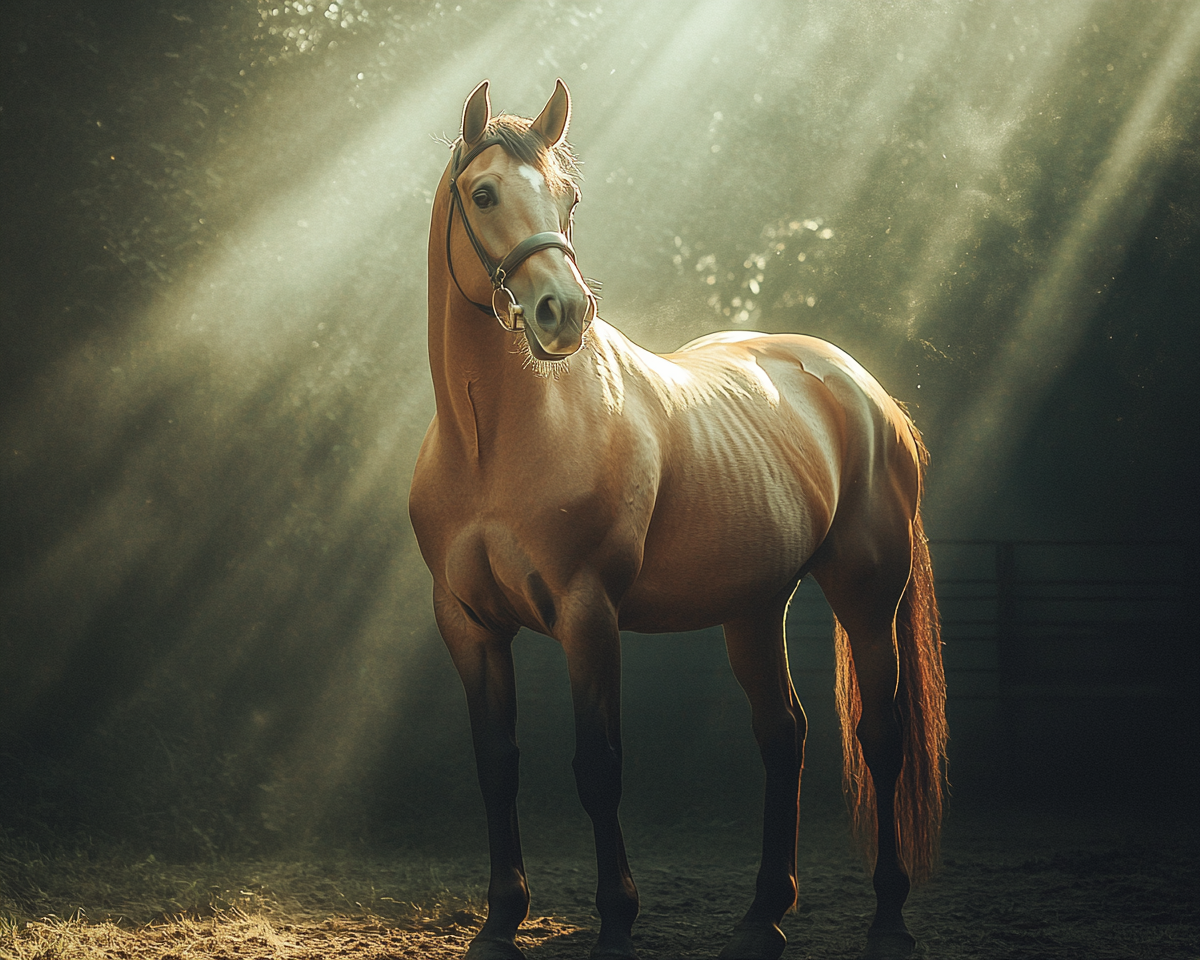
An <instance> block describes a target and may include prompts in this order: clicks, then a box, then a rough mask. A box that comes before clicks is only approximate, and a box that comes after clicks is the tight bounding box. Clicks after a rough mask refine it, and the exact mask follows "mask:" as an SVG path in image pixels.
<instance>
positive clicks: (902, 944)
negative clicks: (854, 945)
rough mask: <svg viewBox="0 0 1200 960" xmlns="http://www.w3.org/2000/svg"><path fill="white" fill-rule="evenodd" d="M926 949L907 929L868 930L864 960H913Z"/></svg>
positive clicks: (922, 954)
mask: <svg viewBox="0 0 1200 960" xmlns="http://www.w3.org/2000/svg"><path fill="white" fill-rule="evenodd" d="M924 954H925V951H924V950H923V949H922V948H921V945H920V944H919V943H918V942H917V940H916V938H915V937H914V936H913V935H912V934H911V933H909V932H908V931H907V930H886V931H879V932H875V931H872V930H868V931H867V949H866V952H865V953H863V955H862V960H912V958H915V957H921V956H924Z"/></svg>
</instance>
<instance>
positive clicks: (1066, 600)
mask: <svg viewBox="0 0 1200 960" xmlns="http://www.w3.org/2000/svg"><path fill="white" fill-rule="evenodd" d="M930 549H931V552H932V554H933V560H934V569H935V573H936V580H937V591H938V601H939V604H940V607H941V612H942V637H943V640H944V642H945V647H944V654H945V664H946V674H947V688H948V697H949V704H948V709H949V712H950V714H951V717H950V719H951V731H952V736H953V742H952V745H951V747H952V760H954V759H955V758H956V757H957V760H958V764H957V766H958V770H959V773H960V774H963V773H964V772H965V773H966V774H967V778H968V779H971V778H973V775H974V774H975V773H979V774H981V775H986V776H987V777H988V778H991V779H996V778H1004V779H1006V780H1013V779H1014V778H1015V779H1020V778H1021V777H1025V778H1026V779H1028V778H1030V777H1035V778H1043V779H1044V778H1045V777H1048V776H1059V775H1060V771H1062V770H1063V769H1065V768H1070V767H1095V768H1097V769H1100V768H1103V769H1107V770H1109V771H1110V773H1111V770H1112V769H1113V767H1114V765H1115V766H1118V767H1120V766H1124V767H1125V768H1128V769H1129V770H1134V769H1137V768H1139V765H1141V766H1146V767H1148V766H1149V765H1151V764H1154V763H1161V762H1162V761H1163V759H1164V757H1163V756H1162V755H1161V754H1162V753H1163V752H1164V751H1166V752H1168V753H1173V752H1174V751H1178V750H1179V749H1181V748H1183V749H1186V748H1187V744H1188V743H1193V744H1194V739H1195V737H1196V734H1197V704H1198V703H1200V692H1198V691H1200V670H1198V668H1197V664H1198V657H1197V651H1198V650H1200V642H1198V641H1200V633H1198V631H1197V628H1196V623H1197V619H1196V618H1197V600H1198V594H1200V586H1198V582H1197V581H1198V576H1197V549H1196V545H1195V544H1193V543H1189V542H1186V541H1182V540H1178V541H1175V540H1171V541H1162V540H1160V541H1133V540H1072V541H1058V540H934V541H931V543H930ZM829 627H830V614H829V612H828V608H827V606H826V605H825V603H824V599H823V597H822V596H821V593H820V590H819V589H817V588H816V587H815V585H813V584H807V583H806V584H803V585H802V586H801V590H800V591H798V593H797V596H796V598H795V599H794V600H793V606H792V610H791V612H790V613H789V630H788V633H789V639H790V640H791V641H792V643H791V644H790V645H789V647H790V650H791V651H792V654H793V656H792V660H793V673H794V674H795V675H796V677H797V683H798V684H801V683H802V682H804V681H807V683H808V685H809V686H810V687H812V688H813V689H817V690H819V689H820V687H821V686H822V685H823V684H825V683H826V682H827V680H828V677H827V675H828V673H829V672H830V671H831V670H832V666H833V661H832V653H831V651H830V650H829V644H828V643H827V642H826V643H814V642H811V641H813V640H817V639H818V638H824V639H826V640H827V638H828V637H829ZM1173 741H1177V742H1175V744H1174V746H1172V745H1171V744H1172V742H1173ZM1173 755H1174V754H1173ZM960 779H961V777H960Z"/></svg>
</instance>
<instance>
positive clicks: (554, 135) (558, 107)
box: [530, 79, 571, 147]
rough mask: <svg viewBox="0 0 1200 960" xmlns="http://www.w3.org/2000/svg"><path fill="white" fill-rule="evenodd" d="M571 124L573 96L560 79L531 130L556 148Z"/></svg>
mask: <svg viewBox="0 0 1200 960" xmlns="http://www.w3.org/2000/svg"><path fill="white" fill-rule="evenodd" d="M570 123H571V94H570V93H568V92H567V85H566V84H565V83H563V82H562V80H561V79H560V80H558V81H557V82H556V83H555V85H554V93H552V94H551V95H550V99H549V100H548V101H547V102H546V106H544V107H543V108H542V112H541V113H539V114H538V118H537V119H536V120H534V121H533V124H532V125H531V126H530V129H531V130H536V131H537V132H538V133H540V134H541V135H542V137H543V138H544V139H545V141H546V143H547V144H549V145H550V146H551V147H555V146H558V144H559V142H560V141H561V140H562V138H563V137H565V136H566V135H567V126H568V125H569V124H570Z"/></svg>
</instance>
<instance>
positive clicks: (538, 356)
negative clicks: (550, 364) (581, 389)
mask: <svg viewBox="0 0 1200 960" xmlns="http://www.w3.org/2000/svg"><path fill="white" fill-rule="evenodd" d="M595 316H596V304H595V301H594V300H593V299H592V298H591V297H590V296H583V295H579V296H567V297H559V296H557V295H556V294H553V293H546V294H543V295H542V296H541V297H540V298H539V299H538V302H537V306H536V307H535V308H534V311H533V316H532V317H531V318H529V320H527V322H526V324H525V339H526V340H527V341H528V342H529V351H530V353H532V354H533V357H534V359H535V360H549V361H554V360H562V359H565V358H566V357H569V356H571V354H573V353H575V352H576V351H578V350H579V348H580V347H581V346H583V334H584V331H585V330H586V329H587V328H588V326H589V325H590V324H591V322H592V320H593V319H594V318H595Z"/></svg>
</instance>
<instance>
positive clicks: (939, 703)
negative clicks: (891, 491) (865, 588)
mask: <svg viewBox="0 0 1200 960" xmlns="http://www.w3.org/2000/svg"><path fill="white" fill-rule="evenodd" d="M896 644H897V647H898V648H899V663H900V676H899V684H898V686H897V689H896V711H897V713H898V715H899V717H900V725H901V736H902V738H903V750H904V758H903V766H902V767H901V769H900V779H899V782H898V783H897V784H896V835H897V838H898V840H899V848H900V849H899V855H900V864H901V866H902V867H903V868H904V871H905V873H907V874H908V876H909V878H910V879H911V880H912V881H913V882H914V883H919V882H920V881H922V880H925V879H927V878H928V877H929V875H930V874H931V873H932V872H933V869H934V867H935V865H936V864H937V861H938V840H939V835H940V833H941V823H942V794H943V787H944V784H945V766H944V765H945V759H946V739H947V730H946V676H945V673H944V672H943V670H942V644H941V623H940V619H939V616H938V608H937V598H936V597H935V596H934V593H933V565H932V564H931V563H930V559H929V544H928V542H927V541H926V539H925V533H924V530H923V528H922V525H921V513H920V510H918V511H917V513H916V516H915V518H914V519H913V525H912V573H911V575H910V577H909V581H908V586H907V587H906V588H905V590H904V595H903V597H901V599H900V605H899V607H898V608H897V610H896ZM834 645H835V647H836V650H837V680H836V694H837V706H838V714H839V715H840V717H841V721H842V777H843V787H844V789H845V792H846V797H847V801H848V803H849V806H850V817H851V821H852V824H853V831H854V835H855V837H856V839H857V840H858V841H859V843H860V844H861V846H862V848H863V851H864V853H865V855H866V857H867V859H868V861H869V862H871V863H873V862H874V859H875V839H876V833H875V788H874V785H873V784H872V781H871V776H870V773H869V772H868V770H867V764H866V760H865V759H864V758H863V753H862V747H861V746H860V744H859V742H858V737H857V736H856V735H855V728H856V727H857V726H858V721H859V718H860V717H861V716H862V702H861V700H860V699H859V692H858V681H857V680H856V678H855V675H854V663H853V660H852V658H851V656H850V641H849V638H848V637H847V636H846V631H845V630H844V629H843V628H842V625H841V624H840V623H838V622H837V619H836V618H835V619H834Z"/></svg>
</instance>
